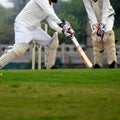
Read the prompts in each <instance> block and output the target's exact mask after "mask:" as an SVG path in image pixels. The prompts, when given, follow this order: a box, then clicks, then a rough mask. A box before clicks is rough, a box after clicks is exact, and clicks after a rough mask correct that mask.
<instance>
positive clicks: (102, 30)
mask: <svg viewBox="0 0 120 120" xmlns="http://www.w3.org/2000/svg"><path fill="white" fill-rule="evenodd" d="M104 34H105V25H104V24H103V23H100V24H99V28H98V31H97V36H98V38H99V37H100V38H101V40H103V38H104Z"/></svg>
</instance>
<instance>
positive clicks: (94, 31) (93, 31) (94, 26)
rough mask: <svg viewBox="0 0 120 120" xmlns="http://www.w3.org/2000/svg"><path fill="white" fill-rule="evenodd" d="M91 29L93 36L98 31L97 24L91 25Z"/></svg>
mask: <svg viewBox="0 0 120 120" xmlns="http://www.w3.org/2000/svg"><path fill="white" fill-rule="evenodd" d="M91 28H92V34H94V33H96V32H97V31H98V28H99V24H98V23H96V24H93V25H92V27H91Z"/></svg>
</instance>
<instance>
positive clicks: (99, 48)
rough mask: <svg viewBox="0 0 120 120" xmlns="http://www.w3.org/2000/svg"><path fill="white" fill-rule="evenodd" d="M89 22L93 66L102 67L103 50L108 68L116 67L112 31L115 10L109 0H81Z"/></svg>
mask: <svg viewBox="0 0 120 120" xmlns="http://www.w3.org/2000/svg"><path fill="white" fill-rule="evenodd" d="M83 3H84V5H85V8H86V11H87V14H88V19H89V22H90V26H91V30H92V34H91V38H92V42H93V55H94V68H101V67H103V54H104V50H106V53H107V62H108V65H109V68H116V67H117V58H116V48H115V35H114V31H113V26H114V15H115V11H114V9H113V7H112V6H111V3H110V1H109V0H83Z"/></svg>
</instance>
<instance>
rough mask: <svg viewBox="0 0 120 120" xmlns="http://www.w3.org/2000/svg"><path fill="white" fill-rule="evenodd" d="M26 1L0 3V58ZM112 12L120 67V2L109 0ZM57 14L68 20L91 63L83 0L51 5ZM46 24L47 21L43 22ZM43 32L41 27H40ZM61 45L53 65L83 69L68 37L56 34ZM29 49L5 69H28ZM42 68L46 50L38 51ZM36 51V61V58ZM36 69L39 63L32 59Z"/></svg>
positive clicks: (12, 34) (88, 33)
mask: <svg viewBox="0 0 120 120" xmlns="http://www.w3.org/2000/svg"><path fill="white" fill-rule="evenodd" d="M28 1H29V0H0V56H1V55H2V54H3V53H4V52H5V50H6V49H7V48H8V46H11V45H13V44H14V20H15V17H16V16H17V14H18V13H19V12H20V11H21V10H22V8H23V7H24V6H25V5H26V4H27V2H28ZM110 1H111V4H112V6H113V8H114V9H115V12H116V15H115V24H114V31H115V37H116V49H117V53H116V55H117V58H118V67H119V66H120V42H119V41H120V2H119V1H118V0H110ZM54 8H55V11H56V14H57V15H58V16H59V18H60V19H65V20H68V21H69V22H70V23H71V26H72V28H73V29H74V31H75V36H76V37H77V40H78V42H79V43H80V44H81V46H82V48H83V50H84V51H85V52H86V54H87V56H88V57H89V59H90V60H91V61H92V62H93V53H92V43H91V38H90V33H91V31H90V28H89V24H88V20H87V14H86V10H85V8H84V5H83V2H82V0H58V4H54ZM43 22H44V23H46V21H43ZM43 29H44V28H43ZM47 32H48V33H49V34H50V35H51V36H52V35H53V32H54V31H53V30H51V29H50V28H49V26H48V29H47ZM59 41H60V45H59V48H58V51H57V57H56V66H57V67H58V68H85V67H86V66H85V65H84V64H83V62H82V60H81V58H80V57H79V55H78V53H77V51H76V48H75V46H74V45H73V43H72V41H71V40H70V39H69V38H66V37H65V36H64V35H59ZM30 46H31V47H30V49H29V50H28V51H27V52H26V53H25V55H23V56H21V57H20V58H18V59H17V60H15V61H13V62H11V63H10V64H8V65H7V66H5V67H4V69H31V65H32V57H31V54H32V45H30ZM41 50H42V51H41V65H42V68H44V62H45V48H44V47H42V49H41ZM37 57H38V55H37V48H36V59H37ZM35 64H36V65H35V66H36V68H37V64H38V61H37V60H35ZM104 66H105V67H107V61H106V55H104Z"/></svg>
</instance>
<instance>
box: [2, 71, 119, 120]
mask: <svg viewBox="0 0 120 120" xmlns="http://www.w3.org/2000/svg"><path fill="white" fill-rule="evenodd" d="M0 72H1V73H2V74H3V75H2V76H1V77H0V119H1V120H119V119H120V107H119V106H120V79H119V78H120V77H119V76H120V75H119V73H120V69H99V70H98V69H96V70H94V69H73V70H70V69H65V70H64V69H61V70H40V71H38V70H35V71H32V70H23V71H22V70H20V71H19V70H12V71H10V70H8V71H0Z"/></svg>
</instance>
